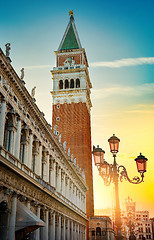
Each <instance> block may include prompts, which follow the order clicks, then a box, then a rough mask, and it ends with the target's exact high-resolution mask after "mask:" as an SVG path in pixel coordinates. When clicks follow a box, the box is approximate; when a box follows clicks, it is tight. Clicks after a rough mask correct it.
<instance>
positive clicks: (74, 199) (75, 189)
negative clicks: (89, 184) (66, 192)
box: [74, 186, 76, 205]
mask: <svg viewBox="0 0 154 240" xmlns="http://www.w3.org/2000/svg"><path fill="white" fill-rule="evenodd" d="M74 204H75V205H76V186H74Z"/></svg>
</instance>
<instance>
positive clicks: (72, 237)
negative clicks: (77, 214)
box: [71, 220, 74, 240]
mask: <svg viewBox="0 0 154 240" xmlns="http://www.w3.org/2000/svg"><path fill="white" fill-rule="evenodd" d="M73 233H74V232H73V220H71V240H73V239H74V236H73V235H74V234H73Z"/></svg>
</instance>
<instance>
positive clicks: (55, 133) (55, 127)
mask: <svg viewBox="0 0 154 240" xmlns="http://www.w3.org/2000/svg"><path fill="white" fill-rule="evenodd" d="M53 130H54V135H57V125H55V126H54V128H53Z"/></svg>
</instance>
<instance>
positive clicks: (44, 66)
mask: <svg viewBox="0 0 154 240" xmlns="http://www.w3.org/2000/svg"><path fill="white" fill-rule="evenodd" d="M24 68H25V69H28V70H33V69H45V68H51V65H38V66H37V65H36V66H25V67H24Z"/></svg>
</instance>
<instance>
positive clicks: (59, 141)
mask: <svg viewBox="0 0 154 240" xmlns="http://www.w3.org/2000/svg"><path fill="white" fill-rule="evenodd" d="M59 142H60V143H61V134H60V135H59Z"/></svg>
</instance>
